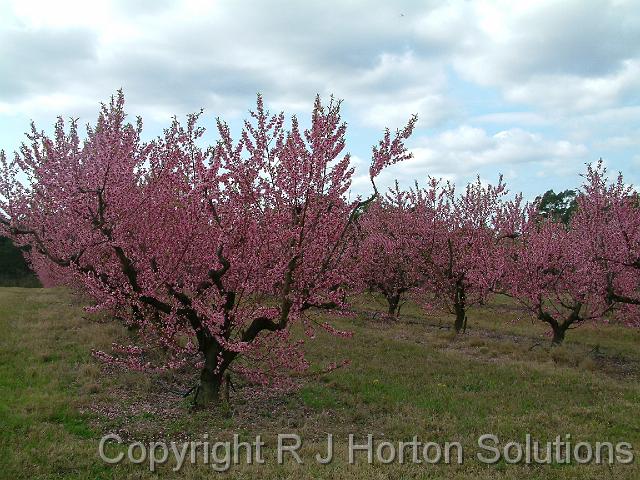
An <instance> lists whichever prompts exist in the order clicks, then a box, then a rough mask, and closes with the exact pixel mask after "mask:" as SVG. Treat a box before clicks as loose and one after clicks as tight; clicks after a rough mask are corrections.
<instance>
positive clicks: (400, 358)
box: [0, 288, 640, 479]
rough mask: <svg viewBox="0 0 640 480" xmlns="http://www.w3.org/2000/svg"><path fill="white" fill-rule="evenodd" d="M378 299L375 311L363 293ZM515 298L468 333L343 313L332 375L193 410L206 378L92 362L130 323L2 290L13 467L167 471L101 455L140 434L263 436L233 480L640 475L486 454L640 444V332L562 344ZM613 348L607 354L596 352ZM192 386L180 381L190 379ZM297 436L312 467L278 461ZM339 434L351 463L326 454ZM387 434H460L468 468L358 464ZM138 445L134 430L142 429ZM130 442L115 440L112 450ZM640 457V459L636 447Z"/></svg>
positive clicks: (0, 472)
mask: <svg viewBox="0 0 640 480" xmlns="http://www.w3.org/2000/svg"><path fill="white" fill-rule="evenodd" d="M359 306H360V307H361V308H363V309H375V308H377V305H376V303H375V302H373V301H372V300H370V299H366V298H362V299H359ZM512 306H513V305H512V304H511V303H510V302H509V301H508V300H505V299H499V298H498V299H495V300H494V301H493V302H492V305H491V306H489V307H482V308H475V309H473V310H472V311H471V312H470V315H469V325H468V331H467V333H466V334H465V335H462V336H458V337H455V336H453V335H452V334H451V332H450V331H449V330H447V329H446V328H443V327H445V326H447V325H449V323H450V321H451V319H450V317H449V316H446V315H434V316H430V317H428V318H423V316H422V314H421V312H420V310H419V309H418V308H417V307H415V306H411V305H407V306H406V307H405V309H404V310H403V315H404V316H403V318H402V321H400V322H396V323H388V322H387V323H385V322H380V321H372V320H370V319H367V318H366V317H365V316H364V315H361V316H360V317H357V318H353V319H334V320H333V322H334V324H336V326H338V327H339V328H344V329H348V330H351V331H353V332H354V335H353V337H352V338H349V339H336V338H333V337H330V336H329V335H327V334H318V336H317V338H316V339H314V340H310V341H308V342H307V343H306V349H307V353H308V357H309V359H311V360H312V361H313V363H314V364H317V365H323V364H326V363H328V362H331V361H340V360H342V359H350V360H351V364H350V365H349V366H347V367H343V368H340V369H338V370H336V371H334V372H331V373H329V374H318V375H313V376H310V377H304V378H303V381H302V383H301V385H300V388H299V389H297V390H294V391H290V392H285V393H280V394H273V395H270V396H260V395H257V396H256V395H255V392H252V391H251V390H250V389H249V387H248V386H244V385H241V384H240V383H239V382H238V386H237V390H236V391H234V392H233V394H232V409H231V411H230V412H223V411H211V412H196V413H193V412H190V410H189V404H188V401H187V400H186V399H182V398H181V397H180V396H178V395H175V394H172V393H171V392H170V391H169V390H168V387H167V386H171V385H175V389H177V390H186V389H187V388H188V386H189V382H190V381H192V380H193V376H192V375H190V374H188V373H182V374H169V373H165V374H156V375H149V374H141V373H137V372H113V371H111V370H109V369H105V368H103V367H102V366H100V365H99V364H98V363H97V362H96V361H95V360H93V359H92V357H91V355H90V351H91V350H92V349H96V348H97V349H108V346H109V345H110V343H111V342H112V341H127V336H128V335H129V333H128V332H127V331H126V330H124V329H123V328H121V327H119V326H118V325H117V324H114V323H111V322H109V323H103V322H98V321H97V320H98V319H97V318H93V319H87V318H85V316H84V315H85V314H84V313H83V312H82V306H81V305H80V303H79V302H78V301H76V300H74V299H73V298H72V297H71V296H70V295H69V294H68V293H67V292H65V291H63V290H42V289H20V288H2V289H0V432H1V434H0V435H1V437H0V478H42V479H55V478H60V479H62V478H64V479H67V478H69V479H71V478H78V479H86V478H100V479H102V478H117V479H120V478H153V477H155V476H156V475H157V473H156V474H152V473H150V472H149V471H148V469H147V466H146V464H142V465H133V464H130V463H122V464H119V465H115V466H111V465H106V464H104V463H103V462H102V461H101V460H100V459H99V458H98V456H97V446H98V441H99V439H100V437H101V436H102V435H104V434H106V433H109V432H119V433H120V434H121V435H122V436H123V437H126V438H128V439H140V440H145V441H149V440H151V439H157V440H162V439H168V440H176V441H181V439H184V438H188V439H196V440H197V439H202V436H203V434H205V433H207V434H209V438H210V439H212V441H215V440H216V439H229V438H231V436H232V435H233V434H234V433H238V434H240V436H241V438H243V439H249V438H253V437H254V436H255V435H256V434H261V435H262V436H263V438H264V440H265V442H266V443H267V455H266V456H267V463H266V464H265V465H263V466H255V465H254V466H246V465H239V466H233V467H232V468H231V470H230V471H229V472H228V473H227V474H226V475H225V476H226V477H228V478H267V479H268V478H274V479H276V478H278V479H281V478H291V479H294V478H295V479H297V478H327V479H328V478H361V479H369V478H376V479H387V478H388V479H403V478H444V479H454V478H455V479H458V478H468V479H475V478H480V479H494V478H495V479H523V478H527V479H600V478H615V479H636V478H640V467H638V460H636V461H635V463H634V464H632V465H619V464H616V465H612V466H611V467H608V466H605V465H595V464H591V465H577V464H571V465H535V466H527V465H508V464H506V463H504V462H500V463H498V464H496V465H485V464H482V463H480V462H479V461H478V460H477V459H475V452H476V448H475V447H476V440H477V438H478V437H479V436H480V435H481V434H483V433H493V434H495V435H497V436H498V437H499V438H500V440H501V441H502V443H506V442H508V441H512V440H513V441H520V442H524V438H525V435H526V434H527V433H529V434H531V435H532V436H533V437H534V438H536V439H539V440H541V441H547V440H549V441H551V440H553V439H554V438H555V437H556V436H557V435H562V436H564V435H565V434H571V437H572V440H573V441H575V442H577V441H589V442H592V443H595V442H596V441H601V442H602V441H611V442H613V443H616V442H619V441H627V442H630V443H632V444H633V445H634V447H636V448H637V447H638V446H639V445H640V423H639V421H638V420H639V419H640V384H639V380H640V349H639V348H638V347H639V346H640V336H639V335H638V332H637V331H632V330H626V329H623V328H620V327H616V326H605V327H594V326H590V325H585V326H583V327H581V328H580V329H576V330H572V331H570V332H569V334H568V337H567V342H566V345H564V346H562V347H558V348H550V347H549V345H548V339H547V337H545V329H544V326H543V325H538V324H532V323H531V322H530V321H528V320H525V319H521V320H520V321H516V322H514V321H513V320H514V319H515V317H517V315H518V314H519V312H518V311H517V310H515V309H513V308H511V307H512ZM596 346H597V347H598V348H597V349H595V347H596ZM176 384H177V385H176ZM288 432H296V433H298V434H300V435H301V437H302V438H303V441H304V445H303V448H302V450H301V454H302V456H303V459H304V461H305V463H304V464H303V465H297V464H294V463H292V462H287V463H285V464H284V465H277V464H276V462H275V459H274V458H273V445H275V437H276V435H277V433H288ZM326 433H333V434H334V436H335V442H336V459H335V461H334V462H333V463H331V464H330V465H319V464H317V463H316V462H315V461H314V460H313V455H314V454H315V452H317V451H322V447H323V445H324V441H325V438H326ZM350 433H353V434H356V435H357V436H358V438H359V439H362V438H363V437H365V436H366V434H368V433H372V434H373V435H374V437H375V438H376V439H377V440H382V439H386V440H391V441H394V442H398V441H405V440H410V439H411V438H412V437H413V436H414V435H417V436H418V437H419V438H420V439H421V440H424V441H435V442H439V443H444V442H446V441H450V442H453V441H459V442H461V443H462V445H463V446H464V447H465V463H464V464H463V465H413V464H411V463H405V464H398V463H392V464H389V465H382V464H380V463H376V464H374V465H367V464H366V463H365V462H364V461H363V457H362V458H361V459H360V461H359V463H358V464H357V465H348V464H347V462H346V445H347V443H346V439H347V436H348V434H350ZM128 441H129V440H128ZM117 450H120V451H122V450H123V448H122V447H115V446H112V447H110V451H111V452H112V453H114V452H115V451H117ZM636 456H637V455H636ZM171 468H172V464H171V463H169V464H167V465H164V466H160V467H159V468H158V470H159V473H160V474H161V476H163V477H169V478H172V477H175V478H209V477H211V476H212V475H214V474H215V473H214V472H213V471H212V470H211V467H207V466H203V465H195V466H192V465H187V466H185V468H183V470H182V471H181V472H180V473H178V474H176V473H173V472H172V471H171Z"/></svg>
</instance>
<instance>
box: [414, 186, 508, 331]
mask: <svg viewBox="0 0 640 480" xmlns="http://www.w3.org/2000/svg"><path fill="white" fill-rule="evenodd" d="M506 195H507V190H506V187H505V185H504V183H503V182H502V178H500V180H499V182H498V184H497V185H483V184H482V183H481V181H480V178H478V179H477V180H476V181H475V182H473V183H470V184H468V185H467V186H466V188H465V190H464V192H463V193H462V194H460V195H458V194H457V193H456V190H455V187H454V185H453V184H452V183H449V182H447V183H446V184H444V185H443V184H441V182H439V181H435V180H433V179H432V180H430V182H429V185H428V186H427V187H426V188H424V189H423V190H422V192H421V194H420V195H419V198H420V202H421V204H422V205H421V210H422V211H424V212H426V214H424V215H422V216H421V220H420V222H421V224H422V229H423V235H425V236H426V237H427V238H432V239H433V240H432V241H431V242H430V243H428V248H427V249H425V250H423V251H422V252H421V257H420V261H421V264H422V265H423V267H422V268H423V280H424V283H423V287H422V290H423V296H424V298H433V299H434V300H435V303H436V304H437V305H439V306H442V307H444V308H446V309H447V310H448V311H449V312H450V313H453V314H454V315H455V321H454V328H455V330H456V332H460V331H462V330H464V329H465V328H466V323H467V309H468V307H469V306H471V305H474V304H477V303H483V302H484V301H485V300H486V298H487V296H488V295H489V294H490V293H491V292H492V291H493V290H495V289H496V287H497V284H498V282H499V281H500V279H501V278H502V275H503V273H504V268H503V267H504V266H503V264H502V263H501V262H502V257H501V256H500V255H499V252H500V249H501V245H500V244H501V240H502V239H504V238H506V237H511V236H513V234H514V227H515V224H514V222H513V221H512V218H513V216H514V215H515V216H516V217H517V212H518V211H519V205H520V201H521V198H520V197H519V196H518V197H516V199H515V200H513V201H511V202H507V201H506V199H505V197H506ZM425 303H426V302H425Z"/></svg>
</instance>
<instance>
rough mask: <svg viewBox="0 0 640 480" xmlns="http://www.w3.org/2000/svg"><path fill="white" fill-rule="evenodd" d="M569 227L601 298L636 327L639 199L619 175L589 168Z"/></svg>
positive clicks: (639, 279) (601, 166)
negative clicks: (575, 233) (575, 234)
mask: <svg viewBox="0 0 640 480" xmlns="http://www.w3.org/2000/svg"><path fill="white" fill-rule="evenodd" d="M584 177H585V182H584V185H583V186H582V189H581V191H580V193H579V195H578V197H577V199H576V202H577V206H578V207H577V209H578V210H577V213H576V215H575V216H574V218H573V222H572V226H573V228H574V229H576V230H578V231H580V232H582V235H580V236H579V237H578V239H577V240H578V241H579V242H580V243H579V244H580V248H581V249H582V250H583V251H584V252H585V253H586V254H588V256H589V260H590V261H591V262H592V265H593V271H592V272H591V276H593V277H596V278H598V279H599V282H598V285H597V286H598V287H599V288H600V289H601V290H600V294H601V295H602V297H603V298H604V299H605V301H606V302H607V303H609V304H610V305H611V306H612V307H613V308H615V310H616V313H617V314H618V316H619V318H620V319H621V320H623V321H624V322H626V323H628V324H630V325H635V326H638V325H640V198H639V197H638V194H637V192H635V190H634V189H633V188H632V187H631V186H629V185H626V184H625V183H624V178H623V177H622V174H619V175H618V176H617V178H616V179H615V180H614V181H610V180H609V179H608V177H607V170H606V168H605V166H604V164H603V162H602V161H599V162H598V163H597V164H595V165H588V167H587V172H586V174H585V175H584Z"/></svg>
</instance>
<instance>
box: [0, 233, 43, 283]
mask: <svg viewBox="0 0 640 480" xmlns="http://www.w3.org/2000/svg"><path fill="white" fill-rule="evenodd" d="M25 279H28V280H29V281H28V282H27V283H29V284H31V283H33V284H37V282H36V281H35V277H34V275H33V273H32V272H31V269H30V268H29V265H28V264H27V262H26V261H25V259H24V257H23V255H22V252H21V251H20V249H18V248H17V247H16V246H15V245H14V244H13V243H12V242H11V240H10V239H9V238H7V237H2V236H0V285H6V286H9V285H23V284H24V280H25Z"/></svg>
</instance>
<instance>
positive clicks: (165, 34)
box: [0, 0, 640, 197]
mask: <svg viewBox="0 0 640 480" xmlns="http://www.w3.org/2000/svg"><path fill="white" fill-rule="evenodd" d="M89 5H91V7H89ZM0 72H1V75H0V146H1V147H2V148H4V149H5V150H9V151H11V150H14V149H15V148H16V147H17V146H18V145H19V143H20V142H21V141H22V140H23V139H24V137H23V132H24V131H25V130H26V129H27V128H28V125H29V121H30V120H31V119H33V120H35V121H36V123H37V125H38V126H39V127H40V128H45V129H46V128H48V127H49V126H50V125H51V124H52V123H53V122H54V121H55V118H56V117H57V116H58V115H62V116H65V117H69V116H73V117H80V118H81V120H82V121H83V122H87V121H92V120H94V119H95V116H96V113H97V109H98V106H99V103H100V102H101V101H105V100H107V99H108V98H109V96H110V95H111V94H112V93H113V92H114V91H116V90H117V89H118V88H123V89H124V91H125V95H126V98H127V104H128V108H127V109H128V112H129V114H130V115H131V116H132V117H133V116H135V115H142V116H143V118H144V120H145V125H146V134H147V135H149V136H155V135H157V134H159V133H160V132H161V128H162V127H163V126H166V124H167V123H168V122H169V120H170V118H171V116H173V115H174V114H176V115H178V116H182V115H184V114H186V113H189V112H192V111H196V110H198V109H200V108H201V107H202V108H204V109H205V115H206V116H205V119H204V125H205V126H210V125H212V123H213V120H214V118H215V117H216V116H221V117H222V118H225V119H227V120H228V121H229V122H230V123H231V125H232V126H234V125H235V126H236V127H237V125H239V121H240V119H241V118H242V117H243V116H244V115H245V113H246V111H247V109H248V108H250V107H251V106H252V105H253V104H254V102H255V95H256V92H261V93H263V95H264V97H265V101H266V103H267V105H268V106H269V107H270V108H271V109H272V110H285V111H286V112H287V113H297V114H299V115H303V118H304V116H305V115H306V116H307V117H308V114H309V112H310V109H311V106H312V102H313V98H314V95H315V94H316V93H320V94H321V95H323V96H324V97H325V98H328V96H329V95H330V94H334V95H335V96H337V97H338V98H341V99H344V104H343V105H344V110H343V114H344V117H345V120H347V122H348V123H349V133H348V149H349V150H350V152H351V153H352V154H353V155H354V156H355V157H356V160H357V161H359V163H360V164H361V165H362V166H363V167H364V166H365V165H366V162H367V159H368V158H369V152H370V148H371V145H373V144H374V143H375V142H376V141H377V139H378V138H379V136H380V133H381V132H382V129H383V128H384V127H386V126H388V127H390V128H392V129H395V128H397V127H402V126H403V125H404V123H405V122H406V120H407V119H408V118H409V116H410V115H411V114H412V113H418V114H419V123H418V128H417V131H416V132H415V134H414V136H413V138H412V140H411V142H410V147H411V149H412V151H413V152H414V156H415V158H414V159H413V160H411V161H409V162H406V163H405V164H403V165H400V166H396V167H394V168H392V169H389V170H388V171H386V172H385V173H384V174H383V176H382V179H381V180H382V183H384V184H391V183H392V181H393V179H395V178H398V179H399V180H400V181H401V182H402V183H403V184H408V183H412V182H413V180H414V179H418V180H419V181H423V180H424V179H426V177H427V176H428V175H432V176H438V177H445V178H450V179H453V180H455V181H456V182H458V183H462V182H466V181H468V180H470V179H472V178H473V177H475V175H478V174H479V175H480V176H481V178H482V179H483V180H485V181H495V180H496V178H497V176H498V174H499V173H503V174H504V176H505V178H506V180H507V183H508V185H509V186H510V189H511V190H512V191H523V192H524V193H525V195H527V196H528V197H532V196H535V195H536V194H538V193H541V192H544V191H545V190H547V189H548V188H554V189H556V191H557V190H559V189H560V190H561V189H564V188H570V187H574V186H576V185H578V184H579V183H580V177H579V173H580V172H581V171H583V170H584V164H585V163H586V162H591V161H594V160H597V159H598V158H600V157H602V158H603V159H604V160H605V162H606V163H607V165H608V166H609V168H610V169H611V170H621V171H622V172H623V173H624V175H625V178H626V179H627V180H628V181H629V182H632V183H634V184H637V183H640V174H638V173H637V171H638V167H640V148H639V147H640V3H638V2H637V0H610V1H604V0H603V1H600V0H576V1H571V0H556V1H548V2H547V1H535V2H533V1H525V0H521V1H517V2H513V1H499V0H493V1H482V0H478V1H473V0H467V1H463V0H461V1H455V0H451V1H416V0H413V1H412V0H408V1H394V2H377V1H372V0H362V1H358V0H351V1H346V0H344V1H335V2H332V1H328V0H324V1H314V0H305V1H302V0H301V1H293V0H290V1H284V0H279V1H258V0H255V1H251V2H250V1H243V0H184V1H173V0H137V1H136V0H130V1H127V0H114V1H111V2H99V1H95V2H87V1H85V0H63V1H60V0H58V1H55V2H54V1H33V0H15V1H9V0H0ZM209 135H210V139H211V141H212V142H213V140H214V139H215V137H214V132H213V130H211V129H210V130H209ZM359 173H360V174H362V175H365V168H361V169H360V170H359ZM359 189H362V191H363V192H364V189H366V181H364V178H362V177H361V178H358V179H357V180H356V182H355V184H354V190H355V191H359Z"/></svg>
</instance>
